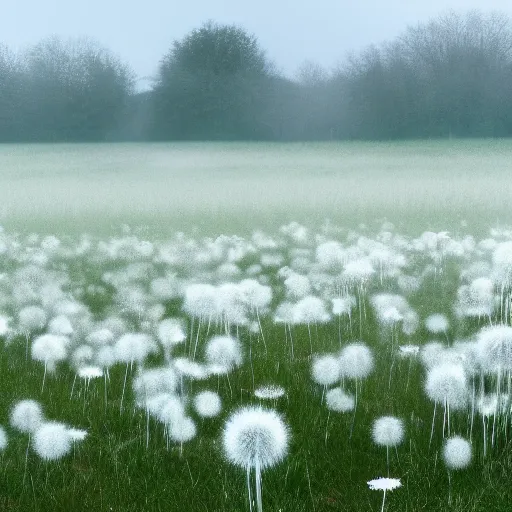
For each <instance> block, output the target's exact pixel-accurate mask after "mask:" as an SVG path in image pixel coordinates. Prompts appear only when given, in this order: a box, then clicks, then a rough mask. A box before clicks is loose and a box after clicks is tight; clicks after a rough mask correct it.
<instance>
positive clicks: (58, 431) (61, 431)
mask: <svg viewBox="0 0 512 512" xmlns="http://www.w3.org/2000/svg"><path fill="white" fill-rule="evenodd" d="M32 447H33V448H34V451H35V452H36V453H37V455H39V457H41V458H42V459H44V460H58V459H60V458H62V457H64V455H66V454H67V453H69V451H70V450H71V448H72V440H71V436H70V435H69V433H68V428H67V427H66V425H64V424H63V423H58V422H54V421H51V422H47V423H42V424H41V426H40V427H39V428H38V429H37V430H36V431H35V433H34V438H33V441H32Z"/></svg>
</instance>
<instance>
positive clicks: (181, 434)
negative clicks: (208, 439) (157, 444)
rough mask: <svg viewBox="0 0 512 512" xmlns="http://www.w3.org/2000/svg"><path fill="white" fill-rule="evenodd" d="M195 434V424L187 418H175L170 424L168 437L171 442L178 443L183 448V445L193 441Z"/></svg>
mask: <svg viewBox="0 0 512 512" xmlns="http://www.w3.org/2000/svg"><path fill="white" fill-rule="evenodd" d="M196 433H197V429H196V424H195V423H194V421H193V420H192V419H191V418H189V417H187V416H181V417H177V418H176V419H175V420H174V421H173V422H172V423H171V424H170V428H169V436H170V437H171V439H172V440H173V441H176V442H177V443H180V445H181V446H183V443H187V442H188V441H191V440H192V439H194V437H196Z"/></svg>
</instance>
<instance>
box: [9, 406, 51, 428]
mask: <svg viewBox="0 0 512 512" xmlns="http://www.w3.org/2000/svg"><path fill="white" fill-rule="evenodd" d="M9 422H10V424H11V426H12V427H13V428H15V429H16V430H19V431H20V432H24V433H33V432H35V431H36V430H37V429H38V428H39V427H40V425H41V423H42V422H43V409H42V407H41V405H40V404H39V402H36V401H35V400H21V401H20V402H18V403H17V404H16V405H15V406H14V407H13V408H12V411H11V414H10V417H9Z"/></svg>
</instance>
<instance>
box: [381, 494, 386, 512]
mask: <svg viewBox="0 0 512 512" xmlns="http://www.w3.org/2000/svg"><path fill="white" fill-rule="evenodd" d="M385 503H386V489H384V495H383V496H382V507H381V508H380V512H384V504H385Z"/></svg>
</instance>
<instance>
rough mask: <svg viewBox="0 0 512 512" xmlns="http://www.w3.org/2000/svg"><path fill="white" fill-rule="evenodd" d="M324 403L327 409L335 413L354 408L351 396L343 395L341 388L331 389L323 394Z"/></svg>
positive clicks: (353, 400)
mask: <svg viewBox="0 0 512 512" xmlns="http://www.w3.org/2000/svg"><path fill="white" fill-rule="evenodd" d="M325 403H326V404H327V408H328V409H330V410H331V411H335V412H348V411H352V410H353V409H354V406H355V399H354V397H353V396H351V395H349V394H347V393H345V391H343V389H341V388H333V389H330V390H329V391H327V393H326V394H325Z"/></svg>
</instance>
